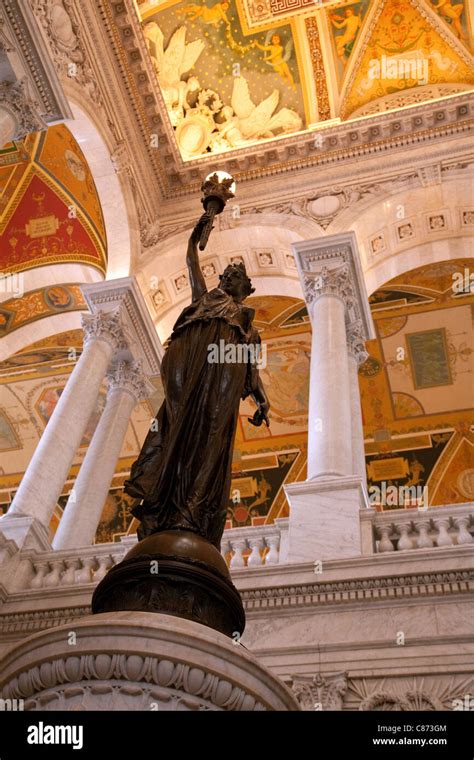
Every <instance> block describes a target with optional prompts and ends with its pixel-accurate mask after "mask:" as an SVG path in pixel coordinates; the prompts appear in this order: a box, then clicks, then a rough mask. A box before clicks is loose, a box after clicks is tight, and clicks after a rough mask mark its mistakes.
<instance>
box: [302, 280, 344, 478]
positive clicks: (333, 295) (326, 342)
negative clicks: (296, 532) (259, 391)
mask: <svg viewBox="0 0 474 760" xmlns="http://www.w3.org/2000/svg"><path fill="white" fill-rule="evenodd" d="M305 285H306V292H307V294H308V301H309V304H308V306H309V309H310V311H311V321H312V324H313V335H312V344H311V370H310V378H311V381H310V388H309V415H308V480H313V479H314V478H319V477H325V476H337V475H339V476H341V475H350V474H351V473H352V439H351V436H350V435H346V434H345V432H346V431H347V430H348V429H350V421H351V399H350V382H349V360H348V355H347V335H346V325H345V297H346V294H347V291H348V289H349V288H350V283H349V276H348V268H347V266H345V265H344V266H342V267H338V268H335V269H334V270H329V269H328V268H327V267H323V269H322V271H321V272H320V273H319V274H316V275H310V274H307V275H306V278H305Z"/></svg>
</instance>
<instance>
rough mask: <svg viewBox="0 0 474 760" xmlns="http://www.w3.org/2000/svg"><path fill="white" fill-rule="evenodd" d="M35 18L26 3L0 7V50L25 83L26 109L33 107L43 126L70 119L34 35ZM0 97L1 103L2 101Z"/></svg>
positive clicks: (16, 1)
mask: <svg viewBox="0 0 474 760" xmlns="http://www.w3.org/2000/svg"><path fill="white" fill-rule="evenodd" d="M35 26H36V22H35V18H34V15H33V13H32V11H31V9H30V7H29V5H28V3H27V2H21V0H8V2H5V3H2V4H1V5H0V30H1V37H2V39H1V40H0V49H1V50H2V51H3V52H4V54H6V56H7V57H8V59H9V61H10V64H11V67H12V70H13V71H14V74H15V76H16V80H17V81H18V80H25V81H27V82H28V87H27V89H28V90H29V92H30V98H29V103H28V106H29V108H30V110H31V108H32V107H33V104H35V105H36V108H37V113H36V121H37V122H38V123H39V120H41V122H42V126H40V127H36V128H37V129H38V128H41V129H44V128H45V124H44V122H45V123H46V124H48V123H50V122H55V121H59V120H62V119H65V118H70V117H71V115H72V114H71V110H70V108H69V104H68V102H67V99H66V97H65V95H64V92H63V90H62V88H61V85H60V83H59V79H58V76H57V73H56V71H55V67H54V66H53V63H52V61H51V59H50V56H49V55H48V48H47V46H46V44H45V43H44V41H43V38H42V37H41V36H40V35H38V34H35ZM2 99H3V98H2V96H0V100H2Z"/></svg>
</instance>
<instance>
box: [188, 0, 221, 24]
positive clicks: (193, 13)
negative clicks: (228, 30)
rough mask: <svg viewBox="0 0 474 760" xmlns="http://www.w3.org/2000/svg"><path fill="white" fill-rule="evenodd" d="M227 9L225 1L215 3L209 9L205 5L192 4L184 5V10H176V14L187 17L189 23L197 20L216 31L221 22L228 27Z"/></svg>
mask: <svg viewBox="0 0 474 760" xmlns="http://www.w3.org/2000/svg"><path fill="white" fill-rule="evenodd" d="M229 7H230V3H228V2H226V0H224V2H222V3H215V4H214V5H212V6H211V7H210V8H209V6H207V5H206V4H205V3H203V4H202V5H196V4H194V3H193V4H192V5H185V6H184V8H178V9H177V10H176V13H177V14H180V15H181V16H188V18H189V20H190V21H196V20H197V19H198V18H199V19H201V21H202V22H203V24H211V26H213V27H214V28H215V29H217V27H218V26H219V24H220V23H221V22H222V21H223V22H224V24H226V25H230V21H229V19H228V18H227V11H228V10H229Z"/></svg>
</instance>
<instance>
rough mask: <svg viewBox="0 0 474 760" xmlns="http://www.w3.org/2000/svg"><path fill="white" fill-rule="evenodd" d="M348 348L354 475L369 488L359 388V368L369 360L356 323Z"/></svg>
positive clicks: (360, 329) (361, 333) (350, 329)
mask: <svg viewBox="0 0 474 760" xmlns="http://www.w3.org/2000/svg"><path fill="white" fill-rule="evenodd" d="M347 348H348V357H349V384H350V403H351V438H352V474H353V475H358V476H359V477H361V478H362V484H363V486H364V488H367V471H366V466H365V446H364V427H363V423H362V407H361V400H360V388H359V367H360V366H361V365H362V364H363V363H364V362H365V361H366V360H367V358H368V356H369V355H368V353H367V351H366V350H365V341H364V338H363V331H362V325H361V323H360V322H356V323H354V324H353V325H351V326H350V327H349V329H348V333H347Z"/></svg>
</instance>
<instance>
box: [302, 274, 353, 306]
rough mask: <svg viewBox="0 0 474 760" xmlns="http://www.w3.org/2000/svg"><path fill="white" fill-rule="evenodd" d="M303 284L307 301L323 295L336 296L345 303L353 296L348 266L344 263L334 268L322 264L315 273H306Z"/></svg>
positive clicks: (310, 301)
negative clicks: (319, 269)
mask: <svg viewBox="0 0 474 760" xmlns="http://www.w3.org/2000/svg"><path fill="white" fill-rule="evenodd" d="M304 284H305V290H306V298H307V301H308V302H309V303H312V302H313V301H315V300H316V299H317V298H319V297H320V296H323V295H333V296H338V297H339V298H341V299H342V300H343V301H344V303H346V305H347V304H348V303H349V301H350V300H351V299H352V298H353V290H352V285H351V281H350V276H349V267H348V266H346V265H345V264H344V265H343V266H341V267H336V268H334V269H330V268H329V267H326V266H323V267H322V269H321V271H320V272H318V273H317V274H311V273H306V274H305V278H304Z"/></svg>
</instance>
